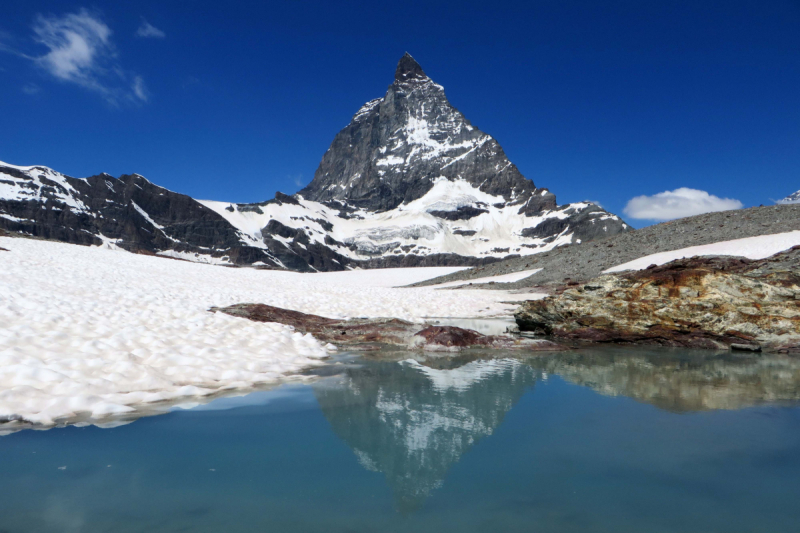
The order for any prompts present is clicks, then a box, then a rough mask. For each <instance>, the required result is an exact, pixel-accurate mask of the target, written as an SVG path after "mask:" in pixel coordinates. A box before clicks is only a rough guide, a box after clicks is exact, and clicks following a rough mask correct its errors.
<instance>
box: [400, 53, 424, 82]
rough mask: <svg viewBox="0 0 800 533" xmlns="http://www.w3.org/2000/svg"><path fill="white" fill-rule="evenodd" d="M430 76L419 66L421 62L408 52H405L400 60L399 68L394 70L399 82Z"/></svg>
mask: <svg viewBox="0 0 800 533" xmlns="http://www.w3.org/2000/svg"><path fill="white" fill-rule="evenodd" d="M426 79H428V76H426V75H425V72H424V71H423V70H422V67H421V66H419V63H417V61H416V60H415V59H414V58H413V57H411V54H409V53H408V52H406V53H405V55H404V56H403V57H401V58H400V61H399V62H398V63H397V70H395V72H394V81H395V82H398V83H405V82H409V81H413V80H426Z"/></svg>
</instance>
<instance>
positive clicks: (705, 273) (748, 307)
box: [515, 247, 800, 353]
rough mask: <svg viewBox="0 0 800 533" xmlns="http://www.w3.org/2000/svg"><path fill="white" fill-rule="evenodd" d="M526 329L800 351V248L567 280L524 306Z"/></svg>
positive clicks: (563, 335) (625, 340)
mask: <svg viewBox="0 0 800 533" xmlns="http://www.w3.org/2000/svg"><path fill="white" fill-rule="evenodd" d="M515 318H516V320H517V324H518V325H519V327H520V330H522V331H530V332H534V333H537V334H543V335H550V336H552V337H554V338H555V339H570V340H573V341H584V342H592V343H618V344H652V345H661V346H681V347H693V348H717V349H719V348H729V347H732V348H734V349H737V348H739V349H748V350H754V351H757V350H760V349H762V348H763V349H764V350H768V351H773V352H784V353H787V352H791V353H794V352H798V351H800V247H795V248H792V249H791V250H788V251H786V252H783V253H780V254H776V255H774V256H772V257H769V258H767V259H762V260H757V261H755V260H748V259H744V258H736V257H693V258H689V259H681V260H677V261H672V262H670V263H667V264H665V265H662V266H655V265H653V266H651V267H649V268H647V269H646V270H642V271H634V272H622V273H619V274H607V275H603V276H599V277H597V278H594V279H592V280H591V281H589V282H586V283H578V282H568V284H566V285H562V286H561V287H560V288H558V289H557V290H556V294H554V295H553V296H550V297H548V298H545V299H542V300H535V301H527V302H525V303H523V304H522V305H521V306H520V308H519V310H518V311H517V312H516V314H515Z"/></svg>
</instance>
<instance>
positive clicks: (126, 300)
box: [0, 238, 512, 425]
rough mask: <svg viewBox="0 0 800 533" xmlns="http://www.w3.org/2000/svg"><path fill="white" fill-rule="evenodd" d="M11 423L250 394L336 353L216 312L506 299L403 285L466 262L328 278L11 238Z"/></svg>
mask: <svg viewBox="0 0 800 533" xmlns="http://www.w3.org/2000/svg"><path fill="white" fill-rule="evenodd" d="M0 247H2V248H6V249H8V250H10V251H8V252H4V251H0V420H15V419H24V420H27V421H30V422H34V423H38V424H43V425H51V424H53V423H56V422H58V421H61V420H69V419H74V418H76V417H84V416H90V417H92V418H95V419H96V418H102V417H106V416H110V415H118V414H123V413H127V412H131V411H135V410H136V408H137V407H139V406H142V404H148V403H152V402H159V401H167V400H168V401H178V400H181V399H185V398H191V397H198V396H203V395H209V394H213V393H215V392H219V391H222V390H228V389H239V388H248V387H252V386H253V385H256V384H260V383H270V382H275V381H278V380H280V379H283V378H285V377H287V376H291V375H293V374H297V373H298V372H299V371H301V370H302V369H304V368H307V367H309V366H311V365H314V364H320V359H322V358H325V357H326V356H327V354H328V350H327V349H326V347H325V346H323V345H322V344H321V343H319V342H318V341H317V340H316V339H314V338H313V337H312V336H310V335H302V334H300V333H298V332H295V331H294V330H293V329H292V328H291V327H288V326H284V325H281V324H264V323H254V322H251V321H248V320H246V319H241V318H234V317H231V316H228V315H224V314H220V313H209V312H208V308H209V307H212V306H226V305H231V304H234V303H244V302H256V303H265V304H269V305H274V306H278V307H284V308H288V309H295V310H298V311H303V312H307V313H315V314H320V315H323V316H329V317H337V318H346V317H354V316H370V317H378V316H394V317H398V318H405V319H410V320H417V321H418V320H420V319H421V318H423V317H426V316H464V317H474V316H493V315H502V314H508V313H509V312H510V311H511V309H512V308H511V307H510V306H509V305H507V304H501V303H499V301H500V300H508V299H509V295H508V294H507V293H504V292H499V291H497V292H495V291H460V292H451V291H437V290H435V289H431V288H414V289H401V288H392V287H393V286H396V285H404V284H408V283H413V282H415V281H421V280H422V279H428V278H430V277H435V276H440V275H444V274H447V273H450V272H453V271H456V270H458V269H456V268H428V269H392V270H371V271H351V272H342V273H326V274H299V273H294V272H283V271H267V270H254V269H234V268H227V267H222V266H214V265H203V264H197V263H189V262H185V261H176V260H170V259H165V258H157V257H149V256H143V255H135V254H130V253H128V252H123V251H113V250H108V249H104V248H90V247H83V246H76V245H70V244H62V243H54V242H46V241H37V240H28V239H12V238H0Z"/></svg>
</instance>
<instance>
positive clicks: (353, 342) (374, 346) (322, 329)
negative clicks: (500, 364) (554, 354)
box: [209, 304, 564, 352]
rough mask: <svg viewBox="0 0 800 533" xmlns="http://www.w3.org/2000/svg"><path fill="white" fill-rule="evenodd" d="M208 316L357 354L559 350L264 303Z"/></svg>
mask: <svg viewBox="0 0 800 533" xmlns="http://www.w3.org/2000/svg"><path fill="white" fill-rule="evenodd" d="M209 311H211V312H213V313H216V312H219V313H225V314H228V315H231V316H235V317H241V318H246V319H248V320H252V321H254V322H278V323H281V324H285V325H287V326H292V327H293V328H294V329H295V331H298V332H300V333H302V334H304V335H305V334H311V335H313V336H314V338H316V339H317V340H318V341H320V342H327V343H330V344H333V345H334V346H336V347H337V348H347V349H348V350H353V351H360V352H372V351H378V350H381V349H383V348H385V347H387V346H389V347H398V348H404V349H410V350H424V351H430V352H458V351H461V350H463V349H468V348H493V349H502V350H528V351H549V350H561V349H563V348H564V347H563V346H561V345H559V344H556V343H554V342H552V341H549V340H545V339H530V338H524V337H520V336H516V335H515V336H512V335H483V334H481V333H478V332H477V331H473V330H470V329H464V328H459V327H455V326H436V325H432V324H424V325H420V324H415V323H413V322H408V321H406V320H400V319H397V318H351V319H348V320H340V319H335V318H326V317H323V316H319V315H312V314H308V313H301V312H298V311H291V310H289V309H282V308H280V307H273V306H271V305H264V304H236V305H231V306H228V307H222V308H220V307H212V308H211V309H209Z"/></svg>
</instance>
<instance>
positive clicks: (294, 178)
mask: <svg viewBox="0 0 800 533" xmlns="http://www.w3.org/2000/svg"><path fill="white" fill-rule="evenodd" d="M289 178H290V179H291V180H292V183H294V184H295V186H296V187H302V186H303V185H304V182H303V175H302V174H297V175H296V176H289Z"/></svg>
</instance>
